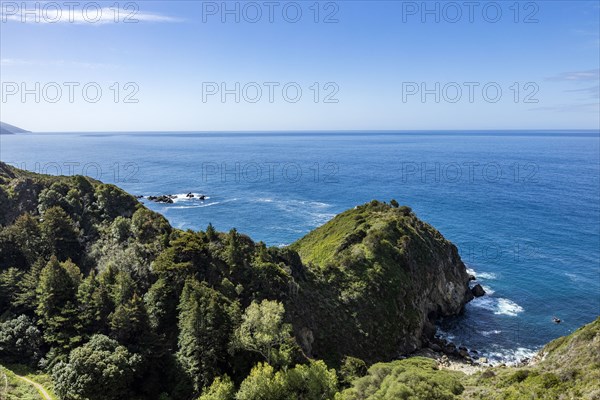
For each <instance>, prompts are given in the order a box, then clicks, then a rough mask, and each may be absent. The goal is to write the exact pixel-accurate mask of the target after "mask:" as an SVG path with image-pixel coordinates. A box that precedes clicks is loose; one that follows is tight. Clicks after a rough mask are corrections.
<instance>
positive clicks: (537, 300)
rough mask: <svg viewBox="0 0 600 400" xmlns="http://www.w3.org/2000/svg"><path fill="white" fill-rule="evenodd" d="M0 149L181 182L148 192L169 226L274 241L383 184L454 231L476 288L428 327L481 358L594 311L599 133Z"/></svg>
mask: <svg viewBox="0 0 600 400" xmlns="http://www.w3.org/2000/svg"><path fill="white" fill-rule="evenodd" d="M0 159H1V160H2V161H5V162H8V163H10V164H12V165H15V166H18V167H21V168H26V169H29V170H33V171H37V172H44V173H50V174H63V175H70V174H74V173H75V174H81V173H84V174H86V175H89V176H91V177H93V178H97V179H101V180H103V181H105V182H111V183H116V184H117V185H119V186H120V187H122V188H123V189H125V190H127V191H128V192H130V193H132V194H136V195H144V196H148V195H158V194H178V195H179V196H178V198H177V199H176V201H175V203H174V204H155V203H152V202H149V201H145V203H146V204H147V206H148V207H150V208H152V209H154V210H156V211H159V212H161V213H163V214H164V215H165V216H166V217H167V218H168V219H169V221H170V222H171V223H172V224H173V225H174V226H176V227H179V228H183V229H188V228H189V229H204V228H205V227H206V226H207V225H208V223H209V222H211V223H212V224H213V225H215V227H216V228H217V229H219V230H229V229H230V228H232V227H236V228H237V229H238V230H239V231H241V232H244V233H246V234H248V235H250V236H251V237H252V238H253V239H255V240H262V241H264V242H266V243H267V244H269V245H277V246H281V245H286V244H289V243H291V242H293V241H294V240H296V239H298V238H300V237H302V236H303V235H304V234H306V233H307V232H308V231H309V230H311V229H313V228H315V227H316V226H319V225H320V224H323V223H324V222H326V221H327V220H328V219H330V218H331V217H332V216H333V215H335V214H336V213H338V212H341V211H343V210H345V209H347V208H350V207H353V206H355V205H357V204H361V203H364V202H367V201H370V200H372V199H380V200H384V201H388V200H390V199H392V198H395V199H397V200H398V201H399V202H400V203H401V204H405V205H409V206H410V207H412V208H413V210H414V211H415V212H416V213H417V215H418V216H419V217H420V218H422V219H424V220H425V221H427V222H429V223H431V224H432V225H433V226H435V227H436V228H437V229H439V230H440V231H441V232H442V233H443V234H444V235H445V236H446V237H447V238H448V239H449V240H451V241H453V242H454V243H455V244H456V245H457V246H458V247H459V250H460V253H461V255H462V257H463V260H464V261H465V262H466V263H467V265H468V266H469V268H471V269H472V270H473V271H474V273H475V275H476V276H477V278H478V280H479V281H480V282H481V283H482V285H483V286H484V287H485V288H486V290H487V292H488V294H487V295H486V296H484V297H482V298H479V299H476V300H474V301H473V302H471V303H470V304H469V305H468V306H467V308H466V310H465V313H464V315H462V316H460V317H458V318H453V319H452V320H448V321H445V322H444V323H443V324H442V325H441V326H440V329H441V332H442V333H443V334H445V335H447V336H450V337H452V338H453V340H454V341H455V342H456V343H457V344H464V345H466V346H467V347H470V348H475V349H477V350H479V351H480V352H482V353H483V354H484V355H487V356H488V357H490V358H492V359H493V360H508V361H511V360H516V359H518V358H520V357H524V356H527V355H529V354H531V352H532V351H535V350H536V349H538V348H539V347H540V346H542V345H543V344H544V343H546V342H548V341H549V340H552V339H554V338H556V337H558V336H561V335H565V334H567V333H569V332H571V331H573V330H574V329H576V328H577V327H579V326H581V325H583V324H585V323H588V322H590V321H592V320H593V319H594V318H595V317H597V316H598V315H599V314H600V174H599V171H600V169H599V166H600V139H599V135H598V132H585V131H574V132H569V131H562V132H556V131H552V132H531V131H526V132H521V133H515V132H479V133H478V132H468V133H461V132H429V133H424V132H402V133H392V132H364V133H360V132H328V133H315V132H312V133H301V132H297V133H260V132H256V133H94V134H92V133H81V134H77V133H69V134H48V133H47V134H26V135H14V136H12V135H10V136H2V137H0ZM189 192H192V193H196V194H205V195H206V196H207V198H206V199H205V200H204V201H200V200H198V199H197V197H194V198H193V199H187V198H186V197H185V196H184V195H185V194H187V193H189ZM553 316H557V317H559V318H561V319H562V320H563V322H562V323H561V324H559V325H557V324H554V323H552V317H553Z"/></svg>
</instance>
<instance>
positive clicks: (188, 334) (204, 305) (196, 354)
mask: <svg viewBox="0 0 600 400" xmlns="http://www.w3.org/2000/svg"><path fill="white" fill-rule="evenodd" d="M179 332H180V333H179V352H178V354H177V355H178V358H179V360H180V362H181V364H182V366H183V368H184V370H185V372H186V373H187V375H188V376H189V377H190V379H191V380H192V382H193V385H194V388H195V390H196V391H200V389H201V388H202V387H204V386H207V385H209V384H210V383H211V382H212V381H213V379H214V378H215V377H216V376H218V375H220V372H221V367H222V365H223V364H224V362H225V361H226V360H227V356H228V353H227V347H228V343H229V338H230V337H231V334H232V322H231V316H230V307H229V302H228V300H227V299H226V298H225V297H224V296H222V295H221V294H219V293H218V292H216V291H214V290H213V289H211V288H209V287H207V286H206V285H205V284H203V283H200V282H198V281H197V280H195V279H190V280H188V281H187V282H186V284H185V287H184V289H183V292H182V295H181V301H180V304H179Z"/></svg>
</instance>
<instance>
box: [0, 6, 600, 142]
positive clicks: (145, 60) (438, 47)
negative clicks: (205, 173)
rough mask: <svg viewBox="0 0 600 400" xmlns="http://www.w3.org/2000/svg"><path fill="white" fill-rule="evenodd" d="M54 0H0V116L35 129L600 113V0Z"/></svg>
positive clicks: (463, 125) (466, 122) (355, 124)
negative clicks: (468, 2) (72, 4)
mask: <svg viewBox="0 0 600 400" xmlns="http://www.w3.org/2000/svg"><path fill="white" fill-rule="evenodd" d="M48 3H52V2H38V3H37V4H38V9H37V11H35V10H36V9H35V7H36V3H28V5H27V7H28V9H29V10H30V11H29V14H25V13H24V10H23V9H22V7H21V4H22V3H21V2H20V1H19V2H7V1H2V20H1V22H0V44H1V48H0V58H1V65H0V68H1V70H0V75H1V76H0V78H1V81H2V102H1V103H0V107H1V109H0V119H1V120H2V121H4V122H8V123H11V124H13V125H17V126H21V127H24V128H26V129H30V130H35V131H128V130H137V131H143V130H152V131H156V130H168V131H171V130H173V131H183V130H199V131H204V130H362V129H368V130H412V129H599V128H600V126H599V124H600V115H599V113H600V111H599V107H600V105H599V73H600V72H599V68H600V65H599V63H600V53H599V51H600V50H599V49H600V28H599V19H600V5H599V4H600V3H599V2H597V1H564V2H563V1H538V2H529V1H523V2H518V3H516V4H517V6H516V7H515V2H513V1H499V2H487V1H484V2H473V4H474V5H473V6H472V7H474V8H472V9H469V8H468V7H467V6H465V5H464V4H465V2H462V1H459V2H427V4H426V5H425V6H424V4H425V3H423V2H421V1H419V2H406V1H348V0H344V1H338V2H328V1H322V2H319V3H317V6H315V1H312V0H311V1H297V2H295V3H294V2H286V1H283V2H279V1H273V2H270V3H268V4H269V5H267V2H265V1H258V2H248V1H241V2H236V1H228V2H226V3H224V2H222V1H218V2H203V1H190V0H188V1H168V2H161V1H139V2H129V3H128V2H117V3H116V4H118V9H119V13H118V15H117V14H116V13H115V9H114V8H113V9H112V10H111V9H109V7H111V6H113V7H114V4H115V1H111V2H97V3H93V2H85V1H80V2H79V3H80V6H79V7H77V8H76V9H74V10H73V11H72V12H69V8H68V7H69V6H68V5H67V3H64V2H61V1H58V2H54V4H55V5H58V6H59V7H60V9H61V11H62V13H61V14H57V12H56V8H53V6H50V5H48ZM95 4H101V6H102V7H105V8H103V9H102V10H101V16H100V15H99V14H97V13H96V11H97V10H96V9H95ZM127 4H129V5H128V6H127V7H128V9H127V10H125V8H126V5H127ZM224 4H226V5H227V7H228V9H230V10H234V9H235V7H238V10H239V12H238V13H237V18H239V21H236V13H233V14H223V5H224ZM44 7H45V8H44ZM83 7H87V12H86V13H85V14H84V11H83V9H82V8H83ZM424 7H427V10H433V13H427V12H426V11H427V10H425V9H424ZM436 7H437V10H438V11H437V12H436V11H435V10H436ZM284 9H285V10H286V11H287V12H285V13H284ZM317 9H318V10H319V13H318V15H316V10H317ZM257 10H260V12H261V13H262V16H261V17H260V18H259V17H257V14H256V11H257ZM271 10H272V11H273V14H272V21H270V18H271V15H269V12H270V11H271ZM297 10H300V11H301V13H302V15H301V16H298V17H296V15H297V14H296V13H297ZM517 11H518V12H517ZM130 12H134V15H133V17H132V18H133V20H137V22H135V23H126V22H124V21H123V20H124V18H125V17H126V16H127V15H128V14H129V13H130ZM457 12H460V13H461V15H459V14H457ZM498 12H500V13H501V14H498ZM35 13H37V14H38V15H39V21H35V18H36V15H35ZM84 16H85V18H84ZM436 17H437V19H438V20H437V21H436ZM23 18H25V23H23V22H22V19H23ZM115 18H116V19H117V20H118V22H115ZM223 18H225V21H224V22H223V20H222V19H223ZM471 18H472V21H470V19H471ZM52 19H55V20H56V21H57V22H54V23H51V22H50V20H52ZM96 19H98V20H97V21H95V20H96ZM253 19H257V20H258V22H252V20H253ZM295 19H297V20H298V21H297V22H294V23H292V21H293V20H295ZM315 20H316V21H317V22H315ZM325 20H327V22H328V23H326V21H325ZM494 21H496V22H494ZM65 82H71V84H70V85H71V86H70V87H71V88H72V90H73V91H72V94H73V99H72V101H70V99H69V86H67V85H65ZM236 82H239V90H237V93H238V95H239V102H236V101H235V100H236V98H235V97H236V94H235V92H236ZM265 82H269V84H268V85H265ZM315 83H316V86H315ZM36 84H38V85H39V86H36ZM86 84H87V85H88V86H86V87H87V89H86V90H91V91H92V92H91V95H90V92H87V94H88V99H87V100H86V98H85V97H84V93H83V87H84V85H86ZM127 84H129V85H127ZM223 85H224V86H225V88H226V89H229V90H232V93H230V94H227V95H226V96H225V97H224V98H222V96H221V94H222V89H223ZM286 85H287V86H286ZM38 87H39V89H38ZM57 87H58V88H59V89H60V91H61V93H60V95H59V92H58V89H57ZM257 87H258V88H259V89H260V90H261V92H262V96H261V97H260V98H258V97H257V95H258V91H257V90H258V89H257ZM284 87H286V90H287V91H286V92H285V93H284V90H283V88H284ZM97 88H100V90H101V91H102V94H101V96H95V94H96V89H97ZM298 88H299V89H300V90H301V96H299V97H298V98H297V101H296V102H293V101H294V100H295V97H297V96H296V93H299V92H297V90H298ZM317 88H318V90H317ZM484 88H486V89H485V91H484ZM24 89H26V90H29V91H30V92H31V93H30V94H26V95H25V96H24V97H23V90H24ZM117 89H118V90H117ZM270 90H272V93H270ZM423 90H429V92H426V93H428V94H425V95H423ZM498 90H500V91H501V94H500V92H498ZM215 91H216V92H215ZM459 91H460V92H459ZM317 92H318V93H317ZM36 94H37V95H39V99H36V98H35V96H36ZM269 94H272V96H273V98H272V99H269ZM127 95H131V96H130V97H127ZM285 95H287V98H286V97H285ZM94 97H96V98H97V102H91V101H89V100H90V99H92V100H93V99H94ZM436 97H437V98H436ZM470 97H472V98H470ZM36 100H39V102H36ZM115 100H116V102H115ZM125 100H137V103H130V102H125ZM270 100H272V101H270ZM315 100H316V102H315ZM53 101H54V102H53Z"/></svg>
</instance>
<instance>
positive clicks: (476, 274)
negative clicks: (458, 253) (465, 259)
mask: <svg viewBox="0 0 600 400" xmlns="http://www.w3.org/2000/svg"><path fill="white" fill-rule="evenodd" d="M467 273H468V274H469V275H473V276H474V277H475V278H477V279H488V280H494V279H496V278H497V276H496V274H494V273H493V272H476V271H475V270H474V269H473V268H467Z"/></svg>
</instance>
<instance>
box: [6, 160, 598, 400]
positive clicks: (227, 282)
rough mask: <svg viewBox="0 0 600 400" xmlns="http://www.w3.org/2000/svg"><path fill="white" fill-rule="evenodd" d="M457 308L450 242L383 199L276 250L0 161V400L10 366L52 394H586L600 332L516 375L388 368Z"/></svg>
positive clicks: (10, 383) (99, 397) (575, 338)
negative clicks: (180, 224)
mask: <svg viewBox="0 0 600 400" xmlns="http://www.w3.org/2000/svg"><path fill="white" fill-rule="evenodd" d="M471 298H472V294H471V291H470V290H469V276H468V274H467V273H466V269H465V266H464V264H463V263H462V261H461V260H460V257H459V256H458V252H457V249H456V247H455V246H454V245H452V243H450V242H448V241H447V240H446V239H444V238H443V236H442V235H441V234H440V233H439V232H437V231H436V230H435V229H434V228H433V227H431V226H429V225H428V224H426V223H424V222H422V221H420V220H419V219H418V218H417V217H416V216H415V215H414V213H413V212H412V211H411V210H410V209H409V208H408V207H401V206H399V204H398V203H397V202H395V201H392V202H390V204H387V203H383V202H378V201H373V202H371V203H368V204H365V205H361V206H358V207H356V208H354V209H352V210H348V211H346V212H344V213H342V214H340V215H338V216H337V217H336V218H334V219H333V220H332V221H330V222H329V223H327V224H325V225H324V226H322V227H320V228H318V229H316V230H314V231H313V232H311V233H310V234H308V235H307V236H306V237H304V238H302V239H301V240H299V241H298V242H296V243H294V244H293V245H291V246H289V247H286V248H274V247H267V246H266V245H265V244H263V243H261V242H258V243H256V242H254V241H252V240H251V239H250V238H249V237H247V236H245V235H243V234H240V233H239V232H237V231H236V230H235V229H232V230H231V231H230V232H228V233H223V232H217V231H216V230H215V229H214V228H213V227H212V226H211V225H208V227H207V228H206V230H205V231H200V232H193V231H189V230H188V231H182V230H178V229H174V228H172V227H171V226H170V225H169V223H168V222H167V221H166V219H165V218H164V217H162V216H161V215H159V214H157V213H155V212H152V211H150V210H149V209H147V208H145V207H144V206H143V205H142V204H141V203H139V202H138V201H137V200H136V199H135V198H134V197H133V196H131V195H129V194H127V193H125V192H123V191H122V190H120V189H119V188H117V187H116V186H113V185H106V184H103V183H101V182H98V181H95V180H92V179H89V178H85V177H81V176H76V177H51V176H44V175H38V174H34V173H30V172H26V171H22V170H18V169H16V168H12V167H9V166H7V165H6V164H3V163H0V362H1V363H2V364H3V365H4V366H5V367H6V368H3V369H2V375H0V378H3V377H4V379H5V381H6V385H5V387H4V388H0V389H2V390H4V392H0V393H2V395H3V397H2V398H5V397H6V398H8V399H12V398H23V399H28V398H36V397H35V393H36V391H37V389H36V387H35V386H34V385H33V384H32V383H28V382H27V381H25V380H23V379H21V378H20V377H21V376H23V373H24V372H23V371H29V372H27V373H28V374H30V373H31V371H39V374H37V375H35V377H36V378H35V379H32V382H33V383H37V384H41V385H42V386H43V387H44V388H46V389H49V392H53V393H55V394H56V396H57V398H60V399H63V400H84V399H89V400H113V399H133V400H136V399H151V400H154V399H156V400H170V399H171V400H178V399H182V400H183V399H202V400H209V399H211V400H234V399H236V400H245V399H248V400H250V399H263V400H270V399H273V400H278V399H306V400H312V399H314V400H317V399H338V400H339V399H342V400H343V399H454V398H470V399H471V398H472V399H487V398H499V399H500V398H502V399H505V398H506V399H510V398H523V397H518V394H519V393H520V394H523V393H525V394H526V398H565V399H571V398H589V399H593V398H598V395H599V394H598V392H597V391H595V390H596V388H595V387H594V384H593V382H594V380H597V379H598V368H599V362H598V353H599V352H598V351H597V350H598V340H599V339H598V321H596V322H595V323H594V324H592V325H590V326H587V327H585V328H584V329H582V330H581V331H578V332H576V333H574V334H573V335H572V336H570V337H568V338H565V339H559V340H557V341H555V342H552V343H551V344H549V345H548V346H547V347H546V348H545V349H544V351H543V353H542V354H543V355H542V358H541V360H540V361H538V363H537V364H535V365H531V366H527V367H520V368H489V369H486V370H485V371H482V372H480V373H478V374H475V375H473V376H466V375H464V374H462V373H461V372H456V371H450V370H447V369H444V368H443V367H442V366H440V365H438V363H437V362H436V361H434V360H431V359H426V358H418V357H413V358H410V359H406V360H398V358H400V357H401V356H403V355H405V354H409V353H411V352H413V351H414V350H417V349H419V348H421V347H422V346H423V344H425V343H427V340H428V338H431V337H432V335H433V329H434V325H433V323H434V321H435V320H436V319H437V318H439V317H443V316H448V315H455V314H458V313H459V312H460V311H461V310H462V308H463V306H464V305H465V304H466V303H467V302H468V301H469V300H470V299H471ZM591 353H593V355H589V354H591ZM1 385H4V383H3V382H0V386H1ZM554 395H556V396H558V397H548V396H554ZM32 396H33V397H32ZM38 396H39V393H38ZM53 396H54V395H53ZM511 396H512V397H511ZM515 396H517V397H515ZM536 396H537V397H536ZM560 396H563V397H560ZM37 398H39V397H37Z"/></svg>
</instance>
